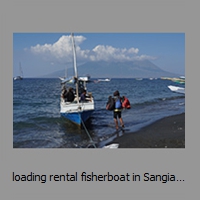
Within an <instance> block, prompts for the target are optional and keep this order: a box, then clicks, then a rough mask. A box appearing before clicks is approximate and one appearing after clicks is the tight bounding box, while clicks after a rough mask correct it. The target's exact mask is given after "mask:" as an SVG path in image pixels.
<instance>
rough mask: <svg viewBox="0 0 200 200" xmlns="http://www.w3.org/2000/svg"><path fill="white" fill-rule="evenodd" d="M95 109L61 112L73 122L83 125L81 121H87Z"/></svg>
mask: <svg viewBox="0 0 200 200" xmlns="http://www.w3.org/2000/svg"><path fill="white" fill-rule="evenodd" d="M92 112H93V110H88V111H84V112H79V113H60V114H61V116H62V117H64V118H66V119H68V120H70V121H71V122H73V123H75V124H78V125H81V122H82V121H83V122H86V121H87V120H88V119H89V117H90V116H91V114H92Z"/></svg>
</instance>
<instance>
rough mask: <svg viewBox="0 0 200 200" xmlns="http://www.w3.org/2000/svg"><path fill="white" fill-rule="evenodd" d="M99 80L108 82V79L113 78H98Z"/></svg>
mask: <svg viewBox="0 0 200 200" xmlns="http://www.w3.org/2000/svg"><path fill="white" fill-rule="evenodd" d="M97 81H98V82H101V81H104V82H108V81H111V79H110V78H105V79H98V80H97Z"/></svg>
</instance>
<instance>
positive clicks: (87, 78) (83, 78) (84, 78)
mask: <svg viewBox="0 0 200 200" xmlns="http://www.w3.org/2000/svg"><path fill="white" fill-rule="evenodd" d="M78 79H79V80H81V81H85V82H90V75H87V76H80V77H79V78H78Z"/></svg>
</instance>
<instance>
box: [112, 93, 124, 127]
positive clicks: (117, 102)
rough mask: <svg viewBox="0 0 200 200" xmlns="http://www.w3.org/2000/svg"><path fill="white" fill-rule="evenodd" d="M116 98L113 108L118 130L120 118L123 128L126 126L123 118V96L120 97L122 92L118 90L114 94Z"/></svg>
mask: <svg viewBox="0 0 200 200" xmlns="http://www.w3.org/2000/svg"><path fill="white" fill-rule="evenodd" d="M113 96H114V100H115V109H114V110H113V118H114V122H115V127H116V130H118V128H119V126H118V119H119V122H120V125H121V127H122V128H124V122H123V119H122V98H121V97H120V93H119V91H118V90H116V91H115V92H114V94H113Z"/></svg>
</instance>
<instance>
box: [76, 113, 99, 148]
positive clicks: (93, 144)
mask: <svg viewBox="0 0 200 200" xmlns="http://www.w3.org/2000/svg"><path fill="white" fill-rule="evenodd" d="M79 116H80V118H81V115H80V114H79ZM81 123H82V125H83V127H84V129H85V131H86V133H87V135H88V137H89V138H90V142H91V143H92V146H93V147H94V148H97V147H96V145H95V143H94V141H93V140H92V137H91V136H90V133H89V131H88V130H87V128H86V126H85V123H84V122H83V120H82V118H81Z"/></svg>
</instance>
